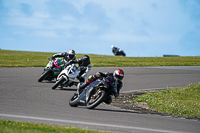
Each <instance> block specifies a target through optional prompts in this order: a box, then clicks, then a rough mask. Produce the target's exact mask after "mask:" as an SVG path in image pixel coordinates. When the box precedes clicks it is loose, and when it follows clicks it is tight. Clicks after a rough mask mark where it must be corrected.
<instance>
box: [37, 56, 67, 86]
mask: <svg viewBox="0 0 200 133" xmlns="http://www.w3.org/2000/svg"><path fill="white" fill-rule="evenodd" d="M63 69H64V63H63V60H62V59H60V58H55V59H53V60H50V61H49V63H48V64H47V65H46V67H45V68H44V72H43V73H42V74H41V76H40V77H39V79H38V82H42V81H43V80H48V81H51V80H53V79H54V78H57V76H58V74H59V73H60V72H61V71H62V70H63Z"/></svg>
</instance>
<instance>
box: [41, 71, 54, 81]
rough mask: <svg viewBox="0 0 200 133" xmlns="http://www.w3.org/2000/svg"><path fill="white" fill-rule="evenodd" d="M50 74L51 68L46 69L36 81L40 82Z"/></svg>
mask: <svg viewBox="0 0 200 133" xmlns="http://www.w3.org/2000/svg"><path fill="white" fill-rule="evenodd" d="M51 74H52V71H51V70H47V71H45V72H44V73H42V75H41V76H40V77H39V79H38V82H42V81H43V80H44V79H46V78H47V77H48V76H50V75H51Z"/></svg>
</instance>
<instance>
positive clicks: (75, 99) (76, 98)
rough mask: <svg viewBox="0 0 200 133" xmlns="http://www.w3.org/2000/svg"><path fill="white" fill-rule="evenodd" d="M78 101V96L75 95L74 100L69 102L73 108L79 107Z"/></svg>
mask: <svg viewBox="0 0 200 133" xmlns="http://www.w3.org/2000/svg"><path fill="white" fill-rule="evenodd" d="M77 100H78V94H76V93H75V94H74V95H73V96H72V98H71V99H70V100H69V105H70V106H71V107H77V106H78V105H77V102H76V101H77Z"/></svg>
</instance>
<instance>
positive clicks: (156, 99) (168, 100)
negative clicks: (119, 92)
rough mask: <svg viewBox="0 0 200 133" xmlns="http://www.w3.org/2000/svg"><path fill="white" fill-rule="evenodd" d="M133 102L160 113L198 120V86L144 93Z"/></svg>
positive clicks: (199, 109)
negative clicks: (146, 105) (143, 103)
mask: <svg viewBox="0 0 200 133" xmlns="http://www.w3.org/2000/svg"><path fill="white" fill-rule="evenodd" d="M133 102H146V103H147V104H148V105H149V106H150V107H151V109H153V110H157V111H160V112H165V113H169V114H173V115H180V116H187V117H196V118H200V84H195V85H190V86H187V87H182V88H174V89H168V90H162V91H159V92H154V93H146V94H144V95H142V96H140V97H138V98H137V99H135V100H134V101H133Z"/></svg>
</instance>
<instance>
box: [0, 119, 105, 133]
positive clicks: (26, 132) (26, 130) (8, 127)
mask: <svg viewBox="0 0 200 133" xmlns="http://www.w3.org/2000/svg"><path fill="white" fill-rule="evenodd" d="M45 132H46V133H103V132H101V131H92V130H87V129H84V128H74V127H64V126H53V125H47V124H37V123H27V122H17V121H9V120H0V133H45Z"/></svg>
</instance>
